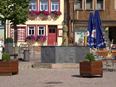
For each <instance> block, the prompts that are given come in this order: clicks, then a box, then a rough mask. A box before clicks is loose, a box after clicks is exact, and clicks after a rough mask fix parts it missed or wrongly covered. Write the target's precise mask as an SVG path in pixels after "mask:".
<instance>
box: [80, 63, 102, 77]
mask: <svg viewBox="0 0 116 87" xmlns="http://www.w3.org/2000/svg"><path fill="white" fill-rule="evenodd" d="M80 76H87V77H90V76H101V77H102V76H103V69H102V61H92V62H88V61H83V62H80Z"/></svg>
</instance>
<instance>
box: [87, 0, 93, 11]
mask: <svg viewBox="0 0 116 87" xmlns="http://www.w3.org/2000/svg"><path fill="white" fill-rule="evenodd" d="M86 9H87V10H92V9H93V2H92V0H86Z"/></svg>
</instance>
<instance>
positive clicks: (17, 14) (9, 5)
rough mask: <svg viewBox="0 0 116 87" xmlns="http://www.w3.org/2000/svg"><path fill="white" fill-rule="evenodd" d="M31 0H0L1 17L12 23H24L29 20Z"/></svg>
mask: <svg viewBox="0 0 116 87" xmlns="http://www.w3.org/2000/svg"><path fill="white" fill-rule="evenodd" d="M28 5H29V0H0V19H1V20H10V22H11V23H12V24H22V23H25V21H26V20H27V15H28Z"/></svg>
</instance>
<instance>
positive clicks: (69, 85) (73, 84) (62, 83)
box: [0, 62, 116, 87]
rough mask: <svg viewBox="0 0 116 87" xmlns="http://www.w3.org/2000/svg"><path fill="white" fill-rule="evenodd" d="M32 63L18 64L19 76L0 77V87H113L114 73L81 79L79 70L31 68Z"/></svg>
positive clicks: (114, 84)
mask: <svg viewBox="0 0 116 87" xmlns="http://www.w3.org/2000/svg"><path fill="white" fill-rule="evenodd" d="M32 63H33V62H19V74H18V75H13V76H0V87H115V86H116V71H114V72H110V71H104V72H103V77H102V78H101V77H94V78H83V77H80V76H79V69H78V68H77V69H46V68H32V67H31V64H32Z"/></svg>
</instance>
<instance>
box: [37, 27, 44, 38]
mask: <svg viewBox="0 0 116 87" xmlns="http://www.w3.org/2000/svg"><path fill="white" fill-rule="evenodd" d="M38 35H39V36H45V27H44V26H39V27H38Z"/></svg>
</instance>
